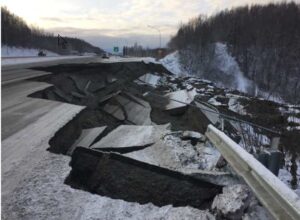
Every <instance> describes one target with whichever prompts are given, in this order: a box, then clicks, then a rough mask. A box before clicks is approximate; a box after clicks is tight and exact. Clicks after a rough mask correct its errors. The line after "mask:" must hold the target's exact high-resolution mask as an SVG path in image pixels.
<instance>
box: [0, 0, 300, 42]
mask: <svg viewBox="0 0 300 220" xmlns="http://www.w3.org/2000/svg"><path fill="white" fill-rule="evenodd" d="M274 1H275V2H279V1H280V0H273V2H274ZM297 1H300V0H297ZM267 2H270V1H269V0H126V1H124V0H101V1H99V0H89V1H86V0H43V1H36V0H26V1H20V0H2V4H3V5H7V6H8V8H9V9H10V10H11V11H12V12H14V13H16V14H17V15H19V16H21V17H23V18H25V20H26V21H28V22H29V23H30V24H35V25H38V26H39V27H41V28H44V29H46V30H50V31H53V32H55V31H56V32H59V33H60V34H62V35H72V36H77V37H87V36H90V37H93V39H94V38H95V39H96V38H97V36H106V37H109V38H110V39H114V38H115V37H119V38H123V37H124V38H126V39H127V37H128V36H157V31H155V30H153V29H150V28H149V27H148V25H152V26H155V27H157V28H159V29H160V30H161V33H162V36H163V37H164V39H168V38H169V37H170V35H174V34H175V33H176V32H177V30H178V27H179V25H180V23H185V22H188V21H189V20H190V19H191V18H194V17H196V16H198V15H200V14H204V15H212V14H214V13H216V12H218V11H220V10H223V9H225V8H232V7H235V6H241V5H245V4H254V3H260V4H262V3H267ZM141 39H145V44H147V43H148V40H146V39H148V38H141ZM152 39H153V38H152ZM153 41H154V42H155V39H154V40H153ZM153 44H154V43H153Z"/></svg>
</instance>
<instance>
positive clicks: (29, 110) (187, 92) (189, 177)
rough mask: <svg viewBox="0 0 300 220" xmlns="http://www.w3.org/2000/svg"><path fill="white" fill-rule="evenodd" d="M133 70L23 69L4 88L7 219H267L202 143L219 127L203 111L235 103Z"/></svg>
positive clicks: (143, 67) (151, 71)
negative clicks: (209, 129) (212, 128)
mask: <svg viewBox="0 0 300 220" xmlns="http://www.w3.org/2000/svg"><path fill="white" fill-rule="evenodd" d="M130 61H131V62H116V63H102V62H101V60H100V62H99V60H97V59H95V58H94V59H90V60H86V59H85V60H82V62H80V60H78V61H77V62H76V63H69V64H59V65H58V64H56V65H54V64H53V63H52V64H51V65H44V66H42V67H41V66H40V67H38V66H36V67H31V69H27V70H26V71H27V72H30V73H31V74H29V76H30V77H28V78H30V79H28V78H26V79H27V80H24V79H23V78H22V80H20V81H15V80H14V81H13V82H10V83H8V84H6V85H5V86H4V87H2V89H3V92H2V102H3V105H2V118H3V119H4V120H2V121H4V122H5V123H4V124H5V125H8V124H10V123H12V125H15V126H7V127H3V129H2V130H3V131H4V135H3V136H2V137H3V140H2V146H3V148H2V167H3V168H2V193H3V194H2V204H3V205H2V213H3V217H4V219H19V218H22V219H70V218H78V219H161V218H165V219H182V218H186V219H215V218H217V219H224V218H226V219H250V218H251V219H272V217H271V216H270V214H269V213H268V211H267V210H266V209H265V208H264V207H263V206H262V205H261V204H260V203H259V202H258V200H257V199H256V198H255V196H254V194H253V193H252V192H251V190H250V189H249V188H248V187H247V185H245V183H244V182H243V181H242V180H241V179H240V178H239V177H238V176H237V175H236V174H234V172H233V170H232V169H231V168H230V166H229V165H228V164H227V163H226V161H224V159H223V158H222V156H221V155H220V153H219V152H218V150H217V149H216V148H215V147H214V146H213V144H212V143H211V142H210V141H209V140H208V139H207V137H206V136H205V135H204V134H205V132H206V129H207V126H208V124H210V123H213V124H221V121H220V118H218V116H216V114H209V113H208V111H202V110H201V109H205V108H208V109H210V111H216V112H217V111H221V110H222V109H219V108H216V107H214V106H219V105H221V106H222V107H224V105H222V103H221V102H222V101H224V99H227V101H230V100H231V99H233V98H236V96H237V95H236V96H234V95H235V94H232V95H231V96H226V95H225V92H226V93H227V94H229V92H228V91H225V90H223V89H219V88H216V87H214V86H213V84H212V83H210V82H207V81H203V80H201V79H197V78H194V77H186V78H180V77H176V76H173V74H172V73H171V72H169V71H168V70H167V69H165V68H164V67H163V66H161V65H160V64H156V63H151V62H145V61H144V62H140V61H139V62H137V61H134V60H130ZM26 68H28V66H26ZM22 69H24V67H21V68H20V70H18V71H20V72H22V71H24V70H22ZM34 72H38V73H39V74H37V75H34V74H32V73H34ZM34 76H37V77H34ZM2 86H3V85H2ZM217 96H218V97H222V98H223V99H218V101H217V100H215V98H217ZM232 97H233V98H232ZM174 99H175V100H179V101H180V102H176V101H173V100H174ZM237 100H238V99H237V98H236V100H235V101H236V102H237ZM203 102H204V103H203ZM216 102H218V105H212V104H215V103H216ZM184 103H187V104H184ZM190 103H192V104H194V105H195V106H196V107H193V106H191V105H188V104H190ZM230 104H231V105H232V103H230ZM235 105H236V104H235ZM197 106H198V107H199V106H200V107H201V108H197ZM229 107H231V108H233V107H232V106H229ZM232 114H233V113H232ZM225 127H226V129H227V130H228V131H233V130H234V131H236V130H235V129H234V124H233V123H232V124H230V123H225ZM230 135H231V137H232V138H234V137H236V138H237V139H238V135H236V134H235V132H232V134H230ZM258 139H259V141H262V140H261V139H263V138H258ZM267 144H268V143H267ZM47 150H48V151H47Z"/></svg>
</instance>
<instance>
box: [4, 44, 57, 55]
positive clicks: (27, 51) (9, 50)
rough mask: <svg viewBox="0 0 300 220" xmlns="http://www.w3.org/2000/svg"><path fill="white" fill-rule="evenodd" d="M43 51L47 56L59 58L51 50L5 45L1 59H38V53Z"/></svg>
mask: <svg viewBox="0 0 300 220" xmlns="http://www.w3.org/2000/svg"><path fill="white" fill-rule="evenodd" d="M40 51H43V52H44V53H45V54H46V56H51V57H53V56H59V55H58V54H57V53H54V52H51V51H49V50H42V49H36V48H23V47H10V46H6V45H3V46H2V47H1V57H36V56H38V53H39V52H40Z"/></svg>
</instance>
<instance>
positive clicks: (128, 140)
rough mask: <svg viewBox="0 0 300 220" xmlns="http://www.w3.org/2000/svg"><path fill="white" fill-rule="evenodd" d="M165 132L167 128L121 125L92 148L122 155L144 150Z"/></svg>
mask: <svg viewBox="0 0 300 220" xmlns="http://www.w3.org/2000/svg"><path fill="white" fill-rule="evenodd" d="M164 130H165V126H150V125H148V126H136V125H120V126H119V127H117V128H116V129H115V130H113V131H112V132H110V133H109V134H108V135H107V136H105V137H104V138H102V139H101V140H100V141H99V142H97V143H95V144H93V145H92V146H91V148H94V149H101V150H105V151H117V152H122V153H124V152H130V151H134V150H137V149H143V148H145V147H147V146H150V145H151V144H154V143H155V142H156V141H158V140H159V139H160V138H161V137H162V136H163V134H164Z"/></svg>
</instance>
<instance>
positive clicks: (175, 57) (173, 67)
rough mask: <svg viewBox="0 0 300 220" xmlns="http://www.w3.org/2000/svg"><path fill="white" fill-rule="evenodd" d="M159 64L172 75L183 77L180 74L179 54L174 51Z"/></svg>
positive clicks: (181, 73)
mask: <svg viewBox="0 0 300 220" xmlns="http://www.w3.org/2000/svg"><path fill="white" fill-rule="evenodd" d="M160 62H161V64H162V65H163V66H164V67H165V68H166V69H167V70H169V71H170V72H171V73H174V74H175V75H178V76H180V75H185V74H184V73H183V72H182V70H181V66H180V64H179V53H178V51H175V52H173V53H171V54H168V55H167V56H165V57H164V58H163V59H161V60H160Z"/></svg>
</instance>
